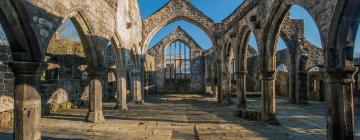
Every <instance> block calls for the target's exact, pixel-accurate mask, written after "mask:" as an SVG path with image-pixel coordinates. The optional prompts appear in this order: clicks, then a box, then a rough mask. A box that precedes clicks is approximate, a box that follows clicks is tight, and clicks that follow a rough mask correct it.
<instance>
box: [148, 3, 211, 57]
mask: <svg viewBox="0 0 360 140" xmlns="http://www.w3.org/2000/svg"><path fill="white" fill-rule="evenodd" d="M177 20H185V21H188V22H190V23H193V24H195V25H197V26H198V27H200V28H201V29H202V30H204V31H205V32H206V33H207V35H208V36H209V38H210V39H211V41H212V43H213V45H214V46H216V41H215V37H214V35H215V33H216V24H215V23H214V21H213V20H212V19H210V18H209V17H207V16H206V15H205V14H203V13H202V12H201V11H200V10H198V9H197V8H196V7H195V6H193V5H192V4H191V3H190V2H189V1H186V0H172V1H170V2H169V3H168V4H166V5H165V6H164V7H162V8H161V9H159V10H158V11H157V12H156V13H154V14H153V15H151V16H149V17H148V18H147V19H145V20H144V21H143V33H142V34H143V39H144V44H143V45H144V46H143V49H146V48H147V46H148V45H149V43H150V40H151V38H152V37H153V36H154V35H155V33H156V32H158V31H159V30H160V29H161V28H163V27H164V26H165V25H168V24H170V23H172V22H174V21H177ZM143 51H144V50H143Z"/></svg>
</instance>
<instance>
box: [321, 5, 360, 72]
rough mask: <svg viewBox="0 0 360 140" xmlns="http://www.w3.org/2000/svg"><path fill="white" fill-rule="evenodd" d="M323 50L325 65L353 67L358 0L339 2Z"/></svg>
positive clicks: (359, 14)
mask: <svg viewBox="0 0 360 140" xmlns="http://www.w3.org/2000/svg"><path fill="white" fill-rule="evenodd" d="M337 6H338V7H337V8H336V11H335V12H336V13H337V14H336V15H335V16H334V18H333V21H332V24H331V28H330V29H331V30H330V31H329V39H328V42H327V48H326V51H325V54H326V55H325V57H326V60H327V61H326V64H325V67H353V53H354V47H355V46H354V45H355V38H356V33H357V29H358V28H359V23H360V21H359V19H360V10H359V9H360V1H357V0H346V1H342V2H339V4H338V5H337Z"/></svg>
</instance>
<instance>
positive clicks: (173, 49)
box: [165, 40, 191, 80]
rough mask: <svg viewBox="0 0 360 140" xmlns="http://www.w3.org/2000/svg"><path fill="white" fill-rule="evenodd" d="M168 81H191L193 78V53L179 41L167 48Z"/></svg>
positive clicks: (166, 75) (166, 72) (166, 71)
mask: <svg viewBox="0 0 360 140" xmlns="http://www.w3.org/2000/svg"><path fill="white" fill-rule="evenodd" d="M165 62H166V67H165V69H166V70H165V78H166V79H173V80H176V79H189V78H190V77H191V71H190V65H191V51H190V48H189V46H187V44H186V43H185V42H183V41H180V40H177V41H174V42H172V43H170V44H169V45H168V46H167V47H166V61H165Z"/></svg>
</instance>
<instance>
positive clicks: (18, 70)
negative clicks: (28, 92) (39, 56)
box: [9, 61, 47, 77]
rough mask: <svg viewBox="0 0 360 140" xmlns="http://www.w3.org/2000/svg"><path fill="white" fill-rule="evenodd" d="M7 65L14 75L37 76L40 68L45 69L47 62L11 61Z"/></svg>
mask: <svg viewBox="0 0 360 140" xmlns="http://www.w3.org/2000/svg"><path fill="white" fill-rule="evenodd" d="M9 66H10V68H11V70H12V71H13V72H14V75H15V77H39V76H40V73H41V70H42V69H45V68H46V67H47V64H46V63H40V62H22V61H12V62H9Z"/></svg>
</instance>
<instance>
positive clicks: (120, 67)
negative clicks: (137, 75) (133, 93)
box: [110, 33, 126, 73]
mask: <svg viewBox="0 0 360 140" xmlns="http://www.w3.org/2000/svg"><path fill="white" fill-rule="evenodd" d="M110 41H111V42H112V44H113V47H112V51H113V52H114V54H115V63H116V70H117V71H118V72H119V73H125V72H126V69H125V56H124V49H125V48H124V47H123V44H122V41H121V39H120V36H119V34H118V33H115V34H114V35H113V36H112V37H111V39H110Z"/></svg>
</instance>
